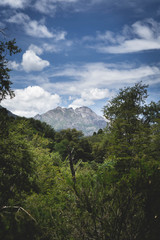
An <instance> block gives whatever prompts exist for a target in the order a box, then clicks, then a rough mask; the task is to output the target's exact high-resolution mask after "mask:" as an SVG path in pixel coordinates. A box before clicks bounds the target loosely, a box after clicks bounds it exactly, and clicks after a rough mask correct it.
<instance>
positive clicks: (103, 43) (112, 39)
mask: <svg viewBox="0 0 160 240" xmlns="http://www.w3.org/2000/svg"><path fill="white" fill-rule="evenodd" d="M85 39H87V38H85ZM88 41H89V38H88ZM92 41H93V39H92ZM96 42H97V43H96V46H94V48H96V49H97V51H99V52H101V53H112V54H117V53H118V54H123V53H132V52H139V51H146V50H153V49H155V50H156V49H160V23H159V22H156V21H154V20H153V19H146V20H144V21H137V22H135V23H134V24H132V26H131V27H129V26H124V28H123V30H122V32H121V33H118V34H115V33H113V32H111V31H106V32H105V33H104V34H102V33H97V37H96Z"/></svg>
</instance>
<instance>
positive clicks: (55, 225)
mask: <svg viewBox="0 0 160 240" xmlns="http://www.w3.org/2000/svg"><path fill="white" fill-rule="evenodd" d="M146 98H147V86H145V85H142V84H141V83H139V84H136V85H135V86H133V87H130V88H125V89H121V90H120V92H119V94H118V95H117V96H116V97H115V98H113V99H112V100H111V101H110V103H109V104H108V105H107V106H105V107H104V115H105V117H106V118H107V119H108V120H109V124H108V127H107V128H106V129H104V130H101V129H100V130H99V131H98V132H97V133H94V134H93V136H91V137H84V136H83V134H82V132H79V131H77V130H76V129H67V130H62V131H60V132H55V131H54V130H53V129H52V128H51V127H50V126H48V125H47V124H45V123H41V122H40V121H38V120H34V119H25V118H20V117H17V118H13V117H9V116H8V114H7V111H6V110H5V109H1V111H0V115H1V116H0V135H1V138H0V188H1V191H0V206H1V207H0V226H1V228H0V239H6V240H8V239H9V240H17V239H23V240H25V239H26V240H27V239H28V240H30V239H36V240H40V239H41V240H50V239H51V240H52V239H107V240H120V239H121V240H129V239H130V240H133V239H139V240H141V239H146V240H151V239H153V240H154V239H155V240H156V239H157V240H158V239H159V234H160V205H159V201H160V188H159V186H160V148H159V145H160V116H159V114H160V102H158V103H154V102H151V103H150V104H149V105H146V104H145V99H146Z"/></svg>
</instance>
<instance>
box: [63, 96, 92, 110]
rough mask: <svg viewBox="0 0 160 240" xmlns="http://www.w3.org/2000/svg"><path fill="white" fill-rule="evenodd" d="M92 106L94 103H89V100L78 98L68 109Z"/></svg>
mask: <svg viewBox="0 0 160 240" xmlns="http://www.w3.org/2000/svg"><path fill="white" fill-rule="evenodd" d="M92 105H94V102H93V101H91V100H86V99H83V98H78V99H75V100H74V101H73V102H72V103H71V104H70V105H69V106H68V107H69V108H70V107H71V108H73V109H76V108H78V107H82V106H92Z"/></svg>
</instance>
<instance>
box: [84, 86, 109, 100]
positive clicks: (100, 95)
mask: <svg viewBox="0 0 160 240" xmlns="http://www.w3.org/2000/svg"><path fill="white" fill-rule="evenodd" d="M111 95H112V93H111V92H110V91H109V90H108V89H107V88H105V89H99V88H92V89H89V90H87V89H85V90H84V91H83V92H82V94H81V97H82V98H83V99H88V100H100V99H104V98H109V97H111Z"/></svg>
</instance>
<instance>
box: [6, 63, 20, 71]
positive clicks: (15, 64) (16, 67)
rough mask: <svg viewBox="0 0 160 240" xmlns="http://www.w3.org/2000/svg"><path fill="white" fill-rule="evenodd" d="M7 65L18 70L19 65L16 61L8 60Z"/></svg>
mask: <svg viewBox="0 0 160 240" xmlns="http://www.w3.org/2000/svg"><path fill="white" fill-rule="evenodd" d="M8 67H9V69H11V70H20V68H21V65H20V64H19V63H17V62H16V61H9V62H8Z"/></svg>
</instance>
